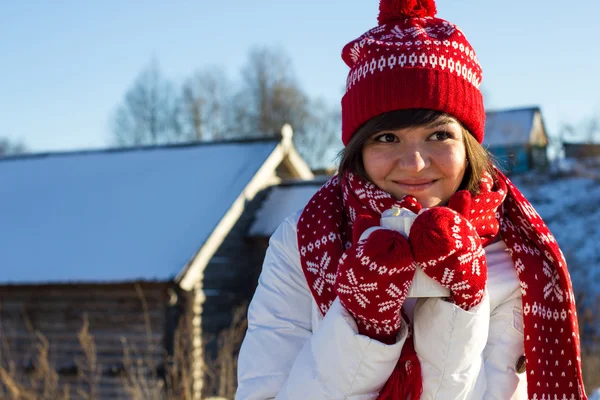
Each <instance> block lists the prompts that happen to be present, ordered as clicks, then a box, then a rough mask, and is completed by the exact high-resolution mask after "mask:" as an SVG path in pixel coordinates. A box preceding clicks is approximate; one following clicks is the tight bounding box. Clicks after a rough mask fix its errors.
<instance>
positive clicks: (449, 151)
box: [362, 117, 467, 207]
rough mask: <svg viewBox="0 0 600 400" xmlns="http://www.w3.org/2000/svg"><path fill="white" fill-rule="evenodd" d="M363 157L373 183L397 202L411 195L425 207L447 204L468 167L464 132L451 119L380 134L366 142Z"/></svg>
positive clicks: (446, 118) (443, 118) (440, 119)
mask: <svg viewBox="0 0 600 400" xmlns="http://www.w3.org/2000/svg"><path fill="white" fill-rule="evenodd" d="M362 156H363V162H364V167H365V171H366V173H367V176H368V177H369V179H370V180H371V182H373V183H374V184H375V185H377V187H379V188H380V189H381V190H384V191H386V192H388V193H390V194H391V195H392V196H394V197H395V198H396V199H398V200H400V199H402V197H403V196H404V195H407V194H408V195H412V196H414V197H415V198H416V199H417V201H418V202H419V203H420V204H421V205H422V206H423V207H434V206H437V205H442V204H445V203H446V202H447V201H448V199H449V198H450V196H452V195H453V194H454V193H455V192H456V191H457V190H458V188H459V186H460V184H461V182H462V179H463V176H464V175H465V170H466V167H467V161H466V150H465V144H464V141H463V129H462V127H461V125H460V124H459V123H458V122H457V121H456V120H455V119H453V118H449V117H441V118H439V119H438V120H436V121H435V122H433V123H432V124H430V125H425V126H418V127H410V128H403V129H398V130H389V131H381V132H377V133H375V134H374V135H373V136H371V137H370V138H369V139H367V141H366V142H365V145H364V147H363V150H362Z"/></svg>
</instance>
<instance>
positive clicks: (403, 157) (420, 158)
mask: <svg viewBox="0 0 600 400" xmlns="http://www.w3.org/2000/svg"><path fill="white" fill-rule="evenodd" d="M429 163H430V160H429V156H428V154H427V153H426V152H424V151H423V150H422V149H420V148H415V147H411V148H407V149H403V150H401V151H400V152H399V154H398V159H397V162H396V164H397V165H398V167H399V168H401V169H403V170H405V171H407V172H419V171H422V170H423V169H425V168H427V166H428V165H429Z"/></svg>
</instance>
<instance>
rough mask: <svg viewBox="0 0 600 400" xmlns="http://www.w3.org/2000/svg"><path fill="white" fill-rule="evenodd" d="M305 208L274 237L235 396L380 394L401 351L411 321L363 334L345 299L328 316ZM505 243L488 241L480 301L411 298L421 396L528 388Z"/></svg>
mask: <svg viewBox="0 0 600 400" xmlns="http://www.w3.org/2000/svg"><path fill="white" fill-rule="evenodd" d="M299 216H300V213H297V214H295V215H293V216H291V217H289V218H287V219H286V220H285V221H284V222H283V223H282V224H281V225H280V226H279V228H278V229H277V231H276V232H275V233H274V234H273V236H272V237H271V239H270V242H269V249H268V250H267V254H266V257H265V261H264V265H263V270H262V273H261V275H260V279H259V284H258V288H257V289H256V293H255V295H254V298H253V299H252V302H251V304H250V307H249V310H248V332H247V333H246V337H245V339H244V342H243V344H242V348H241V351H240V355H239V360H238V390H237V393H236V399H238V400H250V399H257V400H264V399H282V400H283V399H294V400H296V399H311V400H318V399H353V400H358V399H361V400H362V399H375V398H377V395H378V393H379V391H380V390H381V388H382V387H383V385H384V384H385V382H386V381H387V379H388V377H389V376H390V374H391V373H392V370H393V368H394V367H395V365H396V362H397V360H398V358H399V356H400V352H401V350H402V346H403V345H404V341H405V339H406V335H407V328H406V324H402V329H401V331H400V333H399V334H398V340H397V342H396V343H395V344H392V345H387V344H384V343H381V342H378V341H376V340H373V339H371V338H369V337H367V336H363V335H360V334H358V329H357V327H356V323H355V321H354V319H353V317H352V316H351V315H350V314H349V313H348V311H347V310H346V309H345V308H344V307H343V306H342V305H341V303H340V302H339V300H337V299H336V300H335V302H334V303H333V305H332V306H331V308H330V309H329V310H328V311H327V313H326V315H325V317H324V318H323V317H322V316H321V313H320V312H319V310H318V309H317V304H316V302H315V301H314V299H313V297H312V294H311V292H310V290H309V288H308V285H307V282H306V280H305V278H304V274H303V272H302V268H301V266H300V254H299V252H298V243H297V238H296V224H297V221H298V218H299ZM505 249H506V246H505V245H504V242H497V243H495V244H493V245H490V246H488V247H486V249H485V250H486V256H487V261H488V285H487V294H486V295H485V297H484V299H483V301H482V302H481V303H480V304H479V305H477V306H475V307H474V308H472V309H471V310H469V311H464V310H462V309H461V308H459V307H457V306H455V305H454V304H452V303H449V302H446V301H444V300H442V299H439V298H428V299H419V300H415V299H407V301H406V303H405V304H406V306H407V308H408V309H409V314H413V315H412V320H413V327H414V342H415V349H416V352H417V355H418V357H419V360H420V363H421V368H422V377H423V395H422V396H421V399H423V400H427V399H453V400H454V399H486V400H487V399H501V400H508V399H526V398H527V390H526V378H525V373H523V371H522V370H521V369H520V370H519V371H520V372H517V367H516V366H517V363H518V360H519V359H520V357H522V355H523V354H524V353H523V351H524V350H523V347H524V346H523V328H522V326H523V322H522V321H523V317H522V313H521V293H520V290H519V283H518V278H517V276H516V272H515V271H514V266H513V264H512V260H511V259H510V256H509V255H508V253H507V252H506V250H505ZM415 303H416V304H415ZM411 306H414V310H412V307H411Z"/></svg>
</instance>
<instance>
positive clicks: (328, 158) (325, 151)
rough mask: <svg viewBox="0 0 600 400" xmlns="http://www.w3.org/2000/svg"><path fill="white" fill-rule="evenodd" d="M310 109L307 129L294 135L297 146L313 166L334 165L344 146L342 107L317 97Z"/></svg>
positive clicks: (315, 167) (318, 167)
mask: <svg viewBox="0 0 600 400" xmlns="http://www.w3.org/2000/svg"><path fill="white" fill-rule="evenodd" d="M309 111H310V112H309V118H308V119H307V122H306V126H305V131H304V132H299V134H297V135H294V141H295V144H296V147H297V149H298V151H299V152H300V154H301V155H302V157H303V158H304V160H306V162H307V163H308V164H309V165H310V166H311V168H313V169H321V168H328V167H333V166H334V164H335V158H336V156H337V154H338V153H339V151H340V150H341V149H342V148H343V144H342V140H341V128H342V114H341V109H339V107H338V108H333V107H330V106H328V105H327V104H326V103H325V101H323V100H321V99H317V100H314V101H311V103H310V109H309Z"/></svg>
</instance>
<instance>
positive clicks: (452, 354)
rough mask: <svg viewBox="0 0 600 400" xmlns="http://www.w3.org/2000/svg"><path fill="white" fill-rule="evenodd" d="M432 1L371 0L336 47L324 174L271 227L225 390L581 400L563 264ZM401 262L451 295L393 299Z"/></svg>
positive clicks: (464, 56)
mask: <svg viewBox="0 0 600 400" xmlns="http://www.w3.org/2000/svg"><path fill="white" fill-rule="evenodd" d="M434 15H435V5H434V3H433V2H432V1H424V0H419V1H415V0H405V1H401V0H396V1H393V0H387V1H386V0H382V1H381V3H380V14H379V26H378V27H376V28H374V29H372V30H370V31H368V32H367V33H365V34H364V35H362V36H361V37H359V38H358V39H356V40H354V41H352V42H350V43H349V44H348V45H346V47H345V48H344V50H343V53H342V57H343V58H344V60H345V62H346V63H347V64H348V66H349V67H350V73H349V75H348V80H347V91H346V94H345V96H344V98H343V99H342V139H343V142H344V144H345V145H346V147H345V149H344V152H343V155H342V160H341V163H340V168H339V173H338V175H337V176H336V177H334V178H332V179H331V180H330V181H329V182H327V183H326V184H325V185H324V186H323V187H322V188H321V189H320V190H319V191H318V192H317V193H316V194H315V196H314V197H313V198H312V199H311V200H310V201H309V203H308V204H307V206H306V207H305V208H304V209H303V210H302V211H301V212H299V213H297V214H296V215H293V216H291V217H289V218H288V219H286V220H285V221H284V222H283V223H282V225H281V226H280V227H279V228H278V230H277V231H276V232H275V233H274V234H273V236H272V237H271V241H270V246H269V249H268V251H267V255H266V258H265V262H264V265H263V271H262V274H261V278H260V281H259V286H258V288H257V290H256V294H255V296H254V298H253V300H252V303H251V305H250V308H249V312H248V322H249V328H248V332H247V335H246V338H245V339H244V343H243V345H242V349H241V352H240V357H239V364H238V381H239V387H238V392H237V396H236V398H238V399H269V398H277V399H345V398H348V399H374V398H382V399H418V398H422V399H476V398H479V399H490V398H494V399H527V398H529V399H555V398H556V399H586V396H585V393H584V390H583V383H582V379H581V367H580V357H579V336H578V327H577V319H576V313H575V305H574V299H573V293H572V288H571V283H570V279H569V275H568V272H567V269H566V264H565V262H564V259H563V257H562V254H561V252H560V250H559V248H558V246H557V244H556V242H555V241H554V238H553V236H552V235H551V233H550V232H549V231H548V229H547V227H546V226H545V224H544V223H543V221H542V220H541V219H540V217H539V216H538V215H537V213H536V212H535V210H534V209H533V208H532V207H531V205H530V204H529V202H527V200H526V199H525V198H524V197H523V195H522V194H521V193H520V192H519V191H518V190H517V189H516V188H515V187H514V186H513V185H512V183H511V182H510V181H509V180H508V179H507V178H506V177H505V176H504V175H503V174H502V173H501V172H499V171H497V170H496V169H495V168H494V167H493V165H492V163H491V162H490V160H489V159H488V156H487V153H486V152H485V150H484V149H483V148H482V146H481V142H482V140H483V132H484V129H483V128H484V122H485V113H484V109H483V102H482V97H481V93H480V91H479V89H478V87H479V84H480V82H481V67H480V66H479V63H478V61H477V57H476V56H475V54H474V52H473V50H472V48H471V46H470V44H469V43H468V42H467V40H466V38H465V36H464V35H463V33H462V32H461V31H460V30H459V29H458V28H457V27H456V26H455V25H453V24H451V23H449V22H447V21H444V20H442V19H438V18H434ZM401 208H404V209H408V210H410V211H411V212H412V213H414V214H417V216H416V218H415V219H414V222H412V226H407V225H406V224H405V223H406V221H408V225H411V224H410V222H411V221H412V219H410V218H409V219H407V217H406V215H407V213H403V214H401V215H397V214H398V213H397V212H396V211H397V210H399V209H401ZM391 210H395V211H391ZM414 214H413V215H414ZM399 222H400V223H399ZM401 226H404V228H401ZM416 268H421V269H422V270H423V271H424V272H425V274H427V276H428V277H429V278H431V279H433V280H434V281H436V282H438V283H439V285H441V286H442V287H444V288H446V290H447V292H448V296H446V297H427V298H418V299H417V298H409V299H407V294H408V292H409V290H410V287H411V284H412V281H413V279H414V276H415V272H416Z"/></svg>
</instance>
